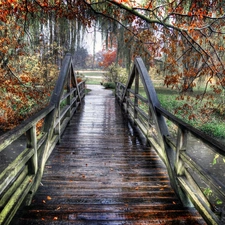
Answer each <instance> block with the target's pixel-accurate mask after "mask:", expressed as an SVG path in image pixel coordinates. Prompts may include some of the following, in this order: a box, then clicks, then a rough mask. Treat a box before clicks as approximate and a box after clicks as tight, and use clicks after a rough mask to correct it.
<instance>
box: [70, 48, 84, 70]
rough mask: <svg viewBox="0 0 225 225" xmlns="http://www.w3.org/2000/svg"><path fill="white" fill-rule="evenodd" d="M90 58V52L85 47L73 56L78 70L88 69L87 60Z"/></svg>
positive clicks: (78, 49)
mask: <svg viewBox="0 0 225 225" xmlns="http://www.w3.org/2000/svg"><path fill="white" fill-rule="evenodd" d="M87 57H88V51H87V49H85V48H84V47H81V48H77V50H76V51H75V52H74V55H73V62H74V66H75V67H76V68H86V66H87V65H86V59H87Z"/></svg>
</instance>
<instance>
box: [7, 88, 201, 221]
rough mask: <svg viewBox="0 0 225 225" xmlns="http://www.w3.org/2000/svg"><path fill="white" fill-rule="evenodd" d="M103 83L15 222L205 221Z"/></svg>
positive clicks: (74, 122) (76, 118) (69, 130)
mask: <svg viewBox="0 0 225 225" xmlns="http://www.w3.org/2000/svg"><path fill="white" fill-rule="evenodd" d="M101 89H102V88H101V87H100V86H93V87H92V91H91V92H90V94H88V95H87V96H86V97H85V103H84V104H83V106H82V107H81V108H80V110H79V112H78V114H76V115H75V116H74V118H73V119H72V121H71V123H70V125H69V126H68V127H67V129H66V131H65V133H64V135H63V138H62V140H61V144H60V145H57V146H56V148H55V150H54V152H53V154H52V155H51V156H50V159H49V161H48V163H47V165H46V170H45V174H44V177H43V180H42V184H43V185H42V186H40V188H39V189H38V192H37V193H36V195H35V197H34V199H33V203H32V205H31V206H29V207H26V208H24V209H23V210H20V211H19V212H18V213H17V215H16V216H15V218H14V220H13V221H12V223H11V224H12V225H20V224H21V225H28V224H29V225H32V224H43V225H45V224H46V225H47V224H48V225H51V224H63V225H64V224H66V225H69V224H74V225H76V224H79V225H82V224H91V225H106V224H110V225H122V224H126V225H128V224H138V225H140V224H167V225H169V224H173V225H175V224H188V225H190V224H195V225H196V224H205V222H204V221H203V219H202V218H201V216H200V215H199V214H198V213H197V212H196V210H194V209H189V208H184V207H183V206H182V205H181V203H180V202H179V200H178V199H177V197H176V196H175V194H174V192H173V190H172V189H171V187H170V183H169V180H168V176H167V172H166V169H165V167H164V165H163V164H162V162H161V160H160V159H159V157H158V156H157V155H156V153H155V152H154V150H153V149H151V148H149V147H145V146H143V145H142V144H141V143H140V142H139V140H138V139H137V138H136V137H135V135H134V133H133V131H132V129H131V128H130V127H129V126H128V123H127V121H126V120H125V119H124V118H123V114H122V112H121V110H120V108H119V106H118V105H117V103H115V99H114V96H113V95H112V93H111V91H107V90H101Z"/></svg>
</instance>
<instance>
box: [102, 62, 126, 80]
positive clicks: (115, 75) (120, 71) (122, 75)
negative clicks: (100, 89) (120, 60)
mask: <svg viewBox="0 0 225 225" xmlns="http://www.w3.org/2000/svg"><path fill="white" fill-rule="evenodd" d="M103 76H104V81H105V82H106V83H115V82H121V83H126V82H127V79H128V73H127V71H126V69H125V68H122V67H120V66H117V65H116V64H115V63H113V64H111V65H110V66H109V67H108V72H107V73H104V75H103Z"/></svg>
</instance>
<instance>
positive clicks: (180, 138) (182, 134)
mask: <svg viewBox="0 0 225 225" xmlns="http://www.w3.org/2000/svg"><path fill="white" fill-rule="evenodd" d="M186 147H187V131H186V130H184V129H182V128H180V127H178V131H177V143H176V159H175V170H176V174H177V175H178V176H181V175H183V174H184V166H183V163H182V162H181V160H180V152H181V151H186Z"/></svg>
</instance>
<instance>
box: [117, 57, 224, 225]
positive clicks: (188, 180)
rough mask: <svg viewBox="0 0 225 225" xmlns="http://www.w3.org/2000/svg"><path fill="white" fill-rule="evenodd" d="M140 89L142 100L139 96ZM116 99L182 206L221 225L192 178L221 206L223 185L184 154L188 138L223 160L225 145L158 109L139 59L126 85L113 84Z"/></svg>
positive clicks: (158, 104) (219, 217)
mask: <svg viewBox="0 0 225 225" xmlns="http://www.w3.org/2000/svg"><path fill="white" fill-rule="evenodd" d="M141 85H142V87H143V88H144V95H145V96H143V94H142V95H140V93H139V92H140V87H141ZM115 95H116V98H117V100H118V101H119V103H120V104H121V106H122V108H123V109H124V110H125V112H126V113H127V115H128V117H129V118H130V121H131V122H132V124H133V125H134V126H135V127H136V129H137V130H138V131H139V132H141V133H142V134H144V135H145V137H146V139H147V141H148V143H149V144H150V145H151V146H152V147H154V149H155V150H156V152H157V153H158V155H159V156H160V157H161V159H162V160H163V162H164V164H165V165H166V167H167V171H168V175H169V177H170V181H171V185H172V187H173V189H174V190H175V192H176V193H177V195H178V196H179V197H180V199H181V201H182V203H183V204H184V205H185V206H189V207H193V206H195V207H196V209H197V210H198V211H199V212H200V214H201V215H202V216H203V218H204V219H205V220H206V221H207V223H208V224H224V223H223V222H224V219H225V218H224V215H223V214H224V213H223V212H221V213H218V212H217V211H216V209H215V207H214V205H213V204H212V203H211V202H210V200H209V199H208V198H207V196H205V194H204V192H203V190H202V189H201V188H200V187H199V183H198V181H197V179H196V177H195V176H196V175H197V176H198V177H199V178H200V180H203V181H205V182H206V184H207V185H208V186H209V187H210V188H211V189H213V191H214V192H215V193H216V194H217V195H218V196H220V199H222V201H223V202H224V203H225V185H221V183H219V182H218V181H217V180H216V179H215V178H214V177H213V176H212V175H210V174H209V173H207V168H203V166H202V165H198V164H197V163H196V162H195V161H194V160H193V159H192V158H191V157H190V156H189V155H188V154H187V153H186V149H187V145H188V140H189V139H188V137H189V136H190V135H192V136H193V137H195V138H196V139H198V140H200V141H201V142H203V143H204V144H205V145H207V146H208V147H209V148H210V149H212V150H213V151H214V152H215V153H218V154H220V155H222V156H225V147H224V145H222V144H221V143H219V142H218V141H216V140H214V139H212V138H211V137H209V136H208V135H206V134H203V133H202V132H200V131H199V130H197V129H195V128H194V127H192V126H190V125H188V124H187V123H185V122H183V121H182V120H180V119H178V118H177V117H175V116H174V115H172V114H171V113H169V112H168V111H166V110H165V109H164V108H163V107H162V106H161V105H160V102H159V100H158V97H157V94H156V91H155V89H154V86H153V84H152V81H151V79H150V76H149V74H148V72H147V69H146V67H145V65H144V63H143V61H142V59H141V58H139V57H138V58H136V59H135V61H134V66H133V69H132V72H131V74H130V76H129V79H128V82H127V84H126V85H124V84H122V83H119V82H118V83H116V93H115ZM140 96H141V97H140ZM143 106H144V110H143ZM166 120H169V121H170V122H172V123H173V124H175V125H176V126H177V134H176V137H173V139H174V138H175V140H173V139H172V136H171V135H170V134H169V131H168V127H167V124H166ZM194 173H195V174H196V175H194ZM223 210H224V209H222V211H223Z"/></svg>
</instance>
